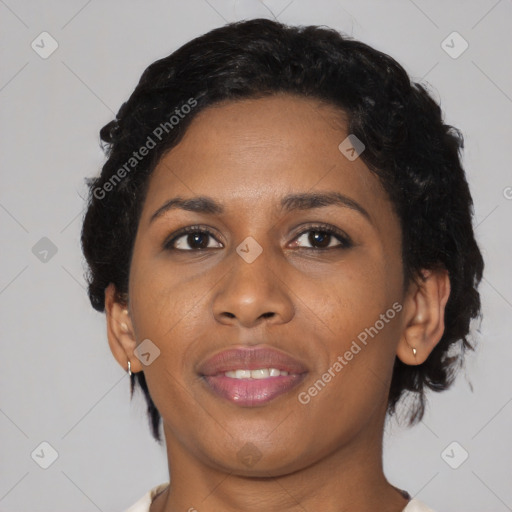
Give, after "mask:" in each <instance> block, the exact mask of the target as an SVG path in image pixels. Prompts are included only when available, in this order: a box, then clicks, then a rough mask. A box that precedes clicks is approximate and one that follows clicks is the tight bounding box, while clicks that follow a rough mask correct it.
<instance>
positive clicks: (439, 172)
mask: <svg viewBox="0 0 512 512" xmlns="http://www.w3.org/2000/svg"><path fill="white" fill-rule="evenodd" d="M279 93H287V94H295V95H300V96H302V97H309V98H314V99H318V100H321V101H323V102H324V103H327V104H330V105H333V106H335V107H338V108H341V109H342V111H343V112H344V113H345V114H346V115H347V117H348V131H349V133H351V134H354V135H356V136H357V137H358V138H359V139H360V140H361V141H363V143H364V144H365V146H366V149H365V151H364V153H362V155H361V158H362V159H363V161H364V162H365V164H366V165H367V166H368V167H369V169H370V170H371V171H372V172H374V173H375V174H376V175H377V176H378V177H379V179H380V181H381V183H382V185H383V186H384V188H385V190H386V192H387V194H388V195H389V197H390V199H391V201H392V204H393V205H394V208H395V211H396V213H397V214H398V217H399V219H400V224H401V229H402V237H403V238H402V245H403V249H402V260H403V271H404V283H405V285H407V284H409V283H410V282H411V280H414V282H416V283H418V284H421V280H422V276H421V273H420V272H419V271H420V270H421V269H435V268H444V269H446V270H447V271H448V272H449V277H450V285H451V293H450V296H449V300H448V303H447V305H446V310H445V331H444V334H443V336H442V339H441V341H440V342H439V343H438V344H437V345H436V347H435V348H434V350H433V351H432V352H431V354H430V355H429V357H428V359H427V360H426V361H425V362H424V363H423V364H420V365H418V366H409V365H406V364H404V363H402V362H401V361H400V360H399V359H398V358H395V363H394V370H393V375H392V381H391V386H390V391H389V399H388V413H389V414H393V413H394V412H395V409H396V405H397V403H398V401H399V399H400V397H401V396H402V395H403V394H404V393H405V392H409V393H411V394H412V395H413V396H415V397H416V401H415V405H414V407H413V408H412V410H411V414H410V416H409V423H410V424H411V425H412V424H414V423H416V422H418V421H420V420H421V418H422V417H423V414H424V409H425V390H426V388H430V389H433V390H434V391H442V390H444V389H447V388H448V387H449V386H450V385H451V383H452V382H453V379H454V377H455V374H456V370H457V369H458V366H460V365H461V364H462V362H463V356H464V352H465V349H471V350H473V349H474V347H473V345H472V344H471V343H470V342H469V341H468V333H469V332H470V323H471V320H472V319H474V318H476V317H481V311H480V295H479V293H478V291H477V287H478V284H479V282H480V280H481V278H482V272H483V268H484V262H483V259H482V255H481V253H480V250H479V248H478V245H477V243H476V241H475V238H474V233H473V227H472V216H473V202H472V198H471V195H470V191H469V187H468V183H467V181H466V177H465V173H464V170H463V168H462V166H461V161H460V158H459V156H460V154H459V153H460V151H461V150H462V148H463V137H462V135H461V133H460V132H459V131H458V130H457V129H456V128H453V127H452V126H449V125H447V124H444V123H443V116H442V111H441V109H440V107H439V105H438V104H437V102H436V101H435V100H433V99H432V97H431V96H430V94H429V92H428V91H427V89H426V88H425V87H424V86H422V85H420V84H419V83H415V82H413V81H411V80H410V78H409V76H408V75H407V73H406V72H405V70H404V69H403V68H402V67H401V66H400V65H399V64H398V63H397V62H396V61H395V60H394V59H392V58H391V57H389V56H388V55H386V54H384V53H381V52H379V51H377V50H375V49H373V48H371V47H370V46H368V45H366V44H363V43H361V42H359V41H356V40H354V39H352V38H349V37H347V36H344V35H341V34H340V33H338V32H337V31H335V30H333V29H330V28H324V27H317V26H298V27H294V26H286V25H284V24H281V23H278V22H275V21H270V20H267V19H253V20H249V21H243V22H237V23H230V24H228V25H225V26H223V27H220V28H217V29H215V30H212V31H210V32H208V33H206V34H204V35H202V36H200V37H197V38H195V39H193V40H191V41H190V42H188V43H187V44H185V45H184V46H182V47H181V48H179V49H178V50H176V51H175V52H174V53H172V54H171V55H169V56H168V57H165V58H162V59H160V60H157V61H156V62H154V63H153V64H151V65H150V66H149V67H148V68H147V69H146V70H145V71H144V73H143V74H142V76H141V78H140V81H139V83H138V85H137V87H136V88H135V90H134V91H133V93H132V94H131V96H130V98H129V99H128V101H127V102H125V103H123V105H122V106H121V108H120V109H119V113H118V114H117V116H116V119H115V120H113V121H111V122H110V123H108V124H107V125H105V126H104V127H103V128H102V129H101V131H100V137H101V140H102V141H103V143H104V150H105V153H106V156H107V160H106V162H105V164H104V166H103V168H102V171H101V175H100V176H99V177H97V178H92V179H87V180H86V182H87V185H88V187H89V196H88V204H87V211H86V214H85V217H84V220H83V227H82V234H81V242H82V249H83V253H84V255H85V258H86V260H87V264H88V270H87V283H88V294H89V298H90V301H91V304H92V306H93V307H94V308H95V309H96V310H98V311H104V310H105V295H104V294H105V289H106V287H107V286H108V285H109V283H114V285H115V287H116V290H117V292H118V295H117V297H116V299H117V300H119V302H121V303H123V304H128V299H129V298H128V293H127V291H128V280H129V274H130V263H131V255H132V249H133V244H134V240H135V234H136V231H137V226H138V222H139V218H140V214H141V210H142V205H143V202H144V199H145V195H146V191H147V185H148V182H149V177H150V175H151V173H152V171H153V170H154V169H155V167H156V165H157V163H158V161H159V160H160V159H161V157H162V156H163V155H164V153H165V152H166V151H168V150H169V149H170V148H172V147H174V146H175V145H176V144H177V143H178V142H179V141H180V140H181V138H182V137H183V134H184V133H185V131H186V129H187V127H188V125H189V124H190V122H191V120H192V119H193V118H194V117H195V116H196V115H197V113H198V112H200V111H201V110H202V109H204V108H205V107H208V106H210V105H213V104H215V103H219V102H222V101H229V100H238V99H243V98H258V97H264V96H268V95H272V94H279ZM187 105H188V107H187V108H185V107H186V106H187ZM191 105H194V108H191ZM187 112H188V115H181V114H183V113H187ZM173 115H174V116H175V117H176V116H179V122H172V117H171V116H173ZM176 119H177V117H176ZM170 120H171V122H169V121H170ZM166 123H167V124H166ZM158 127H160V130H159V131H158V129H157V128H158ZM162 127H165V130H164V129H163V128H162ZM164 131H165V133H164ZM156 134H158V135H159V136H156ZM162 135H163V136H162ZM150 139H151V141H152V143H153V144H154V145H155V147H153V148H152V149H151V150H150V151H149V152H148V154H147V156H145V157H144V158H142V157H140V158H137V159H135V157H134V151H136V150H138V148H141V147H143V146H145V145H146V146H147V145H149V144H148V141H149V140H150ZM141 153H142V152H141ZM127 162H130V166H131V167H132V168H131V169H128V168H127V165H126V163H127ZM122 169H124V172H122ZM135 382H137V383H138V384H139V385H140V386H141V388H142V391H143V392H144V395H145V398H146V400H147V405H148V414H149V419H150V425H151V429H152V434H153V436H154V438H155V439H156V440H157V441H159V442H161V437H160V414H159V412H158V410H157V408H156V407H155V404H154V403H153V401H152V399H151V396H150V394H149V391H148V387H147V384H146V380H145V378H144V373H143V372H139V373H137V374H135V375H132V377H131V394H132V396H133V390H134V385H135Z"/></svg>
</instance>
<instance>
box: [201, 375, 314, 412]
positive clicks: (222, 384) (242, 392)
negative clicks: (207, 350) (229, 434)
mask: <svg viewBox="0 0 512 512" xmlns="http://www.w3.org/2000/svg"><path fill="white" fill-rule="evenodd" d="M305 376H306V374H305V373H302V374H300V375H280V376H279V377H269V378H268V379H233V378H232V377H226V376H225V375H214V376H213V375H210V376H208V375H204V376H203V379H204V381H205V382H206V384H207V385H208V386H209V388H210V389H211V390H212V391H213V392H214V393H216V394H217V395H219V396H221V397H223V398H226V399H227V400H229V401H230V402H232V403H234V404H236V405H240V406H243V407H256V406H258V405H263V404H266V403H267V402H270V401H271V400H273V399H274V398H276V397H278V396H280V395H282V394H284V393H287V392H288V391H290V390H292V389H293V388H295V387H296V386H298V385H299V384H300V383H301V382H302V381H303V380H304V377H305Z"/></svg>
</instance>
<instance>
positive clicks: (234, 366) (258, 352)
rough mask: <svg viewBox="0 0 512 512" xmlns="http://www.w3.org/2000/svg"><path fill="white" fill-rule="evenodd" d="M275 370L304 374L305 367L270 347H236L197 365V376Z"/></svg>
mask: <svg viewBox="0 0 512 512" xmlns="http://www.w3.org/2000/svg"><path fill="white" fill-rule="evenodd" d="M258 368H276V369H278V370H281V371H286V372H288V373H298V374H301V373H305V372H307V371H308V370H307V368H306V366H305V365H304V364H303V363H301V362H300V361H298V360H297V359H295V358H293V357H292V356H290V355H288V354H285V353H283V352H281V351H279V350H277V349H274V348H270V347H264V346H260V347H236V348H231V349H227V350H224V351H222V352H219V353H217V354H215V355H213V356H211V357H210V358H208V359H207V360H206V361H204V362H203V363H201V364H200V365H199V374H201V375H205V376H212V375H217V374H219V373H224V372H228V371H232V370H239V369H243V370H257V369H258Z"/></svg>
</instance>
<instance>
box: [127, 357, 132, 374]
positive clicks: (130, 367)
mask: <svg viewBox="0 0 512 512" xmlns="http://www.w3.org/2000/svg"><path fill="white" fill-rule="evenodd" d="M128 375H129V376H130V377H131V376H132V363H130V361H129V360H128Z"/></svg>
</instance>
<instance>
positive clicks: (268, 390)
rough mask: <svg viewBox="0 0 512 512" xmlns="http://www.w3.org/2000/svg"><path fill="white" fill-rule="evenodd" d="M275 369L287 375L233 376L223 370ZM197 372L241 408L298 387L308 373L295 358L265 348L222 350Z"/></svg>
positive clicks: (210, 385)
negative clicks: (237, 377) (239, 377)
mask: <svg viewBox="0 0 512 512" xmlns="http://www.w3.org/2000/svg"><path fill="white" fill-rule="evenodd" d="M258 368H276V369H278V370H281V371H286V372H288V373H289V375H280V376H278V377H268V378H266V379H252V378H250V379H235V378H232V377H226V376H225V375H224V372H227V371H233V370H238V369H244V370H257V369H258ZM198 373H199V375H200V376H201V378H202V379H203V381H204V382H205V384H206V385H207V387H208V389H209V390H210V391H212V392H213V393H215V394H216V395H217V396H220V397H222V398H224V399H226V400H228V401H230V402H231V403H233V404H236V405H239V406H243V407H256V406H261V405H264V404H266V403H268V402H270V401H271V400H273V399H274V398H277V397H278V396H280V395H283V394H284V393H287V392H289V391H291V390H292V389H293V388H295V387H296V386H298V385H299V384H300V383H301V382H302V381H303V380H304V379H305V377H306V375H307V373H308V369H307V367H306V366H305V365H304V364H303V363H302V362H300V361H298V360H297V359H295V358H293V357H291V356H290V355H288V354H284V353H283V352H280V351H278V350H276V349H273V348H269V347H262V346H260V347H240V348H232V349H228V350H224V351H223V352H220V353H218V354H215V355H214V356H212V357H210V358H209V359H207V360H206V361H205V362H204V363H202V364H201V365H200V366H199V371H198Z"/></svg>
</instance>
